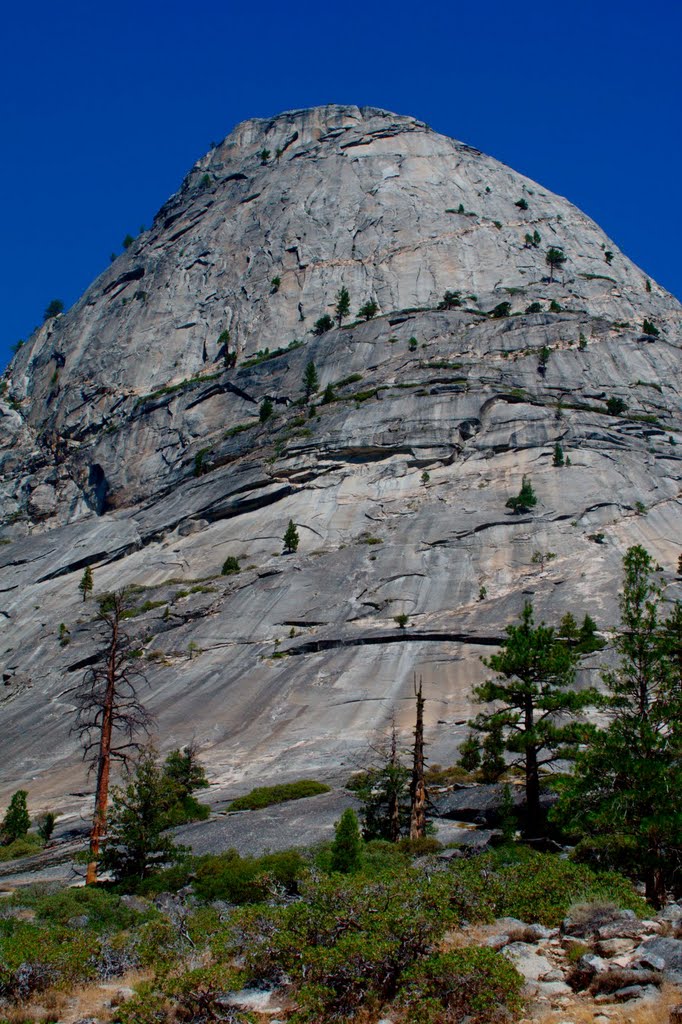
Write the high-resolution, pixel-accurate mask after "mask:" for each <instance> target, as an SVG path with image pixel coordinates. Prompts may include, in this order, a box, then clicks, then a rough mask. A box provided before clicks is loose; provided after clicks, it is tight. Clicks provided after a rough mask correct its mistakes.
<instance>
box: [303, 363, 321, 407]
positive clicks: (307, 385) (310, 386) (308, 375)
mask: <svg viewBox="0 0 682 1024" xmlns="http://www.w3.org/2000/svg"><path fill="white" fill-rule="evenodd" d="M319 386H320V384H319V379H318V376H317V370H316V368H315V363H314V362H313V361H312V359H310V360H309V361H308V362H307V363H306V367H305V373H304V374H303V389H304V391H305V398H306V402H307V401H308V400H309V399H310V396H311V395H314V394H315V392H316V391H317V389H318V388H319Z"/></svg>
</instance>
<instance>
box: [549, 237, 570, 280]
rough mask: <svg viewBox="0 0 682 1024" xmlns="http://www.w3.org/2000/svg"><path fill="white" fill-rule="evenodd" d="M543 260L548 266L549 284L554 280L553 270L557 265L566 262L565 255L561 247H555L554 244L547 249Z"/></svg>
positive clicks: (559, 265)
mask: <svg viewBox="0 0 682 1024" xmlns="http://www.w3.org/2000/svg"><path fill="white" fill-rule="evenodd" d="M545 262H546V263H547V266H548V267H549V282H550V284H551V283H552V281H553V280H554V271H555V270H557V269H558V268H559V267H561V266H563V264H564V263H565V262H566V255H565V253H564V252H563V250H562V249H556V248H554V246H552V248H551V249H548V250H547V255H546V256H545Z"/></svg>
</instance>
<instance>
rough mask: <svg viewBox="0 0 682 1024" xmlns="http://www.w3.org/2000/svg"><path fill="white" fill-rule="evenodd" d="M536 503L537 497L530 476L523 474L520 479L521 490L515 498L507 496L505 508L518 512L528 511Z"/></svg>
mask: <svg viewBox="0 0 682 1024" xmlns="http://www.w3.org/2000/svg"><path fill="white" fill-rule="evenodd" d="M537 503H538V499H537V497H536V494H535V491H534V490H533V485H532V484H531V482H530V477H528V476H524V477H522V479H521V490H520V491H519V493H518V495H517V496H516V497H515V498H509V500H508V501H507V502H506V505H505V508H510V509H512V511H513V512H515V513H517V514H520V513H522V512H530V510H531V509H532V508H535V506H536V505H537Z"/></svg>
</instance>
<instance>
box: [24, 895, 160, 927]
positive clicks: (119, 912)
mask: <svg viewBox="0 0 682 1024" xmlns="http://www.w3.org/2000/svg"><path fill="white" fill-rule="evenodd" d="M12 902H13V903H14V905H16V906H21V907H30V908H31V909H33V910H35V912H36V917H37V918H38V919H39V920H40V921H47V922H50V923H51V924H56V925H66V924H67V923H68V922H69V921H70V920H71V919H72V918H74V917H81V916H82V915H87V918H88V928H89V929H91V930H92V931H94V932H97V933H98V934H99V933H100V932H111V931H114V930H120V929H124V928H131V927H132V926H133V925H135V924H139V923H141V922H142V921H144V920H148V919H150V918H154V917H157V916H158V912H157V911H156V910H155V909H154V907H151V906H150V907H149V909H148V910H145V911H139V910H132V909H131V908H130V907H128V906H126V904H125V903H123V902H122V901H121V898H120V896H119V895H117V894H116V893H112V892H108V891H107V890H106V889H100V888H98V887H97V886H90V885H88V886H84V887H82V888H77V889H71V888H69V889H57V890H56V891H50V889H49V888H48V887H47V886H44V885H36V886H29V887H27V888H26V889H22V890H21V892H20V893H17V894H16V895H15V896H14V897H12Z"/></svg>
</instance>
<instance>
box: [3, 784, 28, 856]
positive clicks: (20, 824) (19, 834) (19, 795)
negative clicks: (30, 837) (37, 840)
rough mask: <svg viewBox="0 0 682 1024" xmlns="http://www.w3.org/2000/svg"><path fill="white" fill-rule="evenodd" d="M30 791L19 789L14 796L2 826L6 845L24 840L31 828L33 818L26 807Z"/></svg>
mask: <svg viewBox="0 0 682 1024" xmlns="http://www.w3.org/2000/svg"><path fill="white" fill-rule="evenodd" d="M27 797H28V791H27V790H25V789H18V790H17V791H16V793H14V794H13V795H12V798H11V800H10V802H9V807H8V808H7V811H6V812H5V817H4V818H3V819H2V824H1V825H0V837H1V841H2V843H3V844H4V845H8V844H9V843H13V842H14V840H15V839H23V838H24V836H25V835H26V833H27V832H28V830H29V828H30V827H31V818H30V816H29V813H28V808H27V806H26V799H27Z"/></svg>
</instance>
